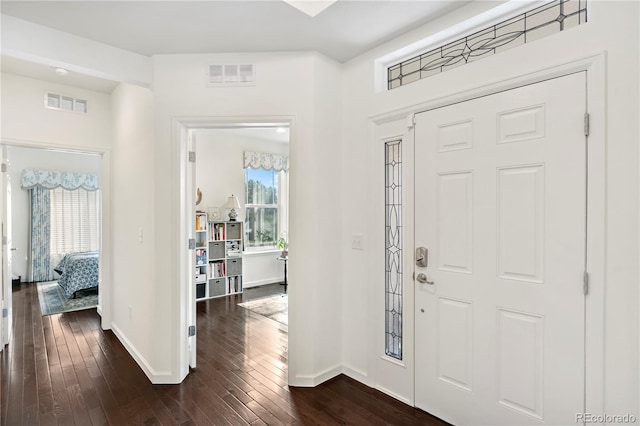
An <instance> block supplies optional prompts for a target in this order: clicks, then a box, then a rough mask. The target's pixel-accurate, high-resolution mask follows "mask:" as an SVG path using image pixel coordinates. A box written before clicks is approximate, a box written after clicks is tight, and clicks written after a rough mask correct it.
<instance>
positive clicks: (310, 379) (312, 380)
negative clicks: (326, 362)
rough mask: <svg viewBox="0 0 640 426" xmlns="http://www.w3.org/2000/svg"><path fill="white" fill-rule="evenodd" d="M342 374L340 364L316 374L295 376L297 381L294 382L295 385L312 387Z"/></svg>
mask: <svg viewBox="0 0 640 426" xmlns="http://www.w3.org/2000/svg"><path fill="white" fill-rule="evenodd" d="M340 374H342V366H341V365H338V366H335V367H331V368H329V369H327V370H325V371H323V372H321V373H318V374H316V375H313V376H312V375H304V374H302V375H298V376H296V378H295V383H292V385H293V386H300V387H306V388H312V387H315V386H318V385H319V384H321V383H323V382H326V381H327V380H329V379H332V378H334V377H336V376H338V375H340Z"/></svg>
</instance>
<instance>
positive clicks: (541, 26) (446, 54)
mask: <svg viewBox="0 0 640 426" xmlns="http://www.w3.org/2000/svg"><path fill="white" fill-rule="evenodd" d="M586 22H587V0H555V1H552V2H551V3H547V4H545V5H543V6H540V7H538V8H536V9H533V10H530V11H528V12H525V13H523V14H521V15H518V16H516V17H514V18H511V19H508V20H506V21H503V22H500V23H499V24H495V25H493V26H491V27H489V28H486V29H484V30H481V31H478V32H476V33H473V34H471V35H469V36H466V37H463V38H461V39H459V40H456V41H453V42H451V43H448V44H445V45H444V46H441V47H438V48H436V49H433V50H430V51H428V52H426V53H423V54H421V55H418V56H415V57H413V58H411V59H407V60H406V61H404V62H400V63H399V64H396V65H393V66H391V67H389V68H388V70H387V84H388V86H387V87H388V88H389V90H390V89H395V88H397V87H400V86H404V85H405V84H409V83H412V82H414V81H418V80H420V79H423V78H426V77H430V76H432V75H434V74H439V73H441V72H443V71H447V70H450V69H452V68H455V67H458V66H461V65H464V64H467V63H469V62H474V61H477V60H478V59H481V58H484V57H487V56H491V55H493V54H496V53H499V52H503V51H505V50H508V49H511V48H513V47H516V46H520V45H522V44H525V43H530V42H532V41H534V40H538V39H540V38H543V37H546V36H548V35H551V34H555V33H558V32H560V31H564V30H566V29H569V28H573V27H576V26H578V25H580V24H583V23H586Z"/></svg>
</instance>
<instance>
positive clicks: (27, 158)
mask: <svg viewBox="0 0 640 426" xmlns="http://www.w3.org/2000/svg"><path fill="white" fill-rule="evenodd" d="M7 159H8V164H9V168H8V172H9V175H10V177H11V189H12V191H11V220H12V222H11V233H12V239H13V243H12V247H15V248H16V249H17V250H16V251H14V252H13V257H12V265H11V269H12V273H13V274H15V275H19V276H21V277H22V281H23V282H24V281H27V280H28V276H27V271H28V267H27V259H28V255H29V226H30V225H29V222H30V219H29V218H30V213H29V212H30V207H29V206H30V199H29V191H28V190H25V189H22V187H21V185H20V182H21V178H22V170H24V169H35V170H51V171H59V172H76V173H91V174H95V175H98V178H100V167H101V161H102V158H101V157H100V156H99V155H88V154H79V153H71V152H59V151H49V150H44V149H38V148H24V147H17V146H9V147H8V148H7Z"/></svg>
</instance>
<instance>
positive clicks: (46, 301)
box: [38, 281, 98, 316]
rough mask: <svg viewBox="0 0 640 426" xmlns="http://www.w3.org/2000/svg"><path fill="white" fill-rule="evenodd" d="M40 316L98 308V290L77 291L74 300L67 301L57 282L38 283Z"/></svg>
mask: <svg viewBox="0 0 640 426" xmlns="http://www.w3.org/2000/svg"><path fill="white" fill-rule="evenodd" d="M38 299H39V300H40V311H42V316H45V315H53V314H60V313H62V312H71V311H81V310H83V309H89V308H95V307H96V306H98V289H97V288H93V289H86V290H78V292H77V293H76V298H75V299H67V297H66V296H65V295H64V293H63V291H62V287H60V286H59V285H58V282H57V281H48V282H44V283H38Z"/></svg>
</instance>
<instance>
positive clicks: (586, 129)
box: [584, 112, 590, 136]
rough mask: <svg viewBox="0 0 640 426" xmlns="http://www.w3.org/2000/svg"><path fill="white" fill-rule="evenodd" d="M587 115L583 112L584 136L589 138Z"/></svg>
mask: <svg viewBox="0 0 640 426" xmlns="http://www.w3.org/2000/svg"><path fill="white" fill-rule="evenodd" d="M589 122H590V120H589V113H588V112H585V113H584V135H585V136H589Z"/></svg>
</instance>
